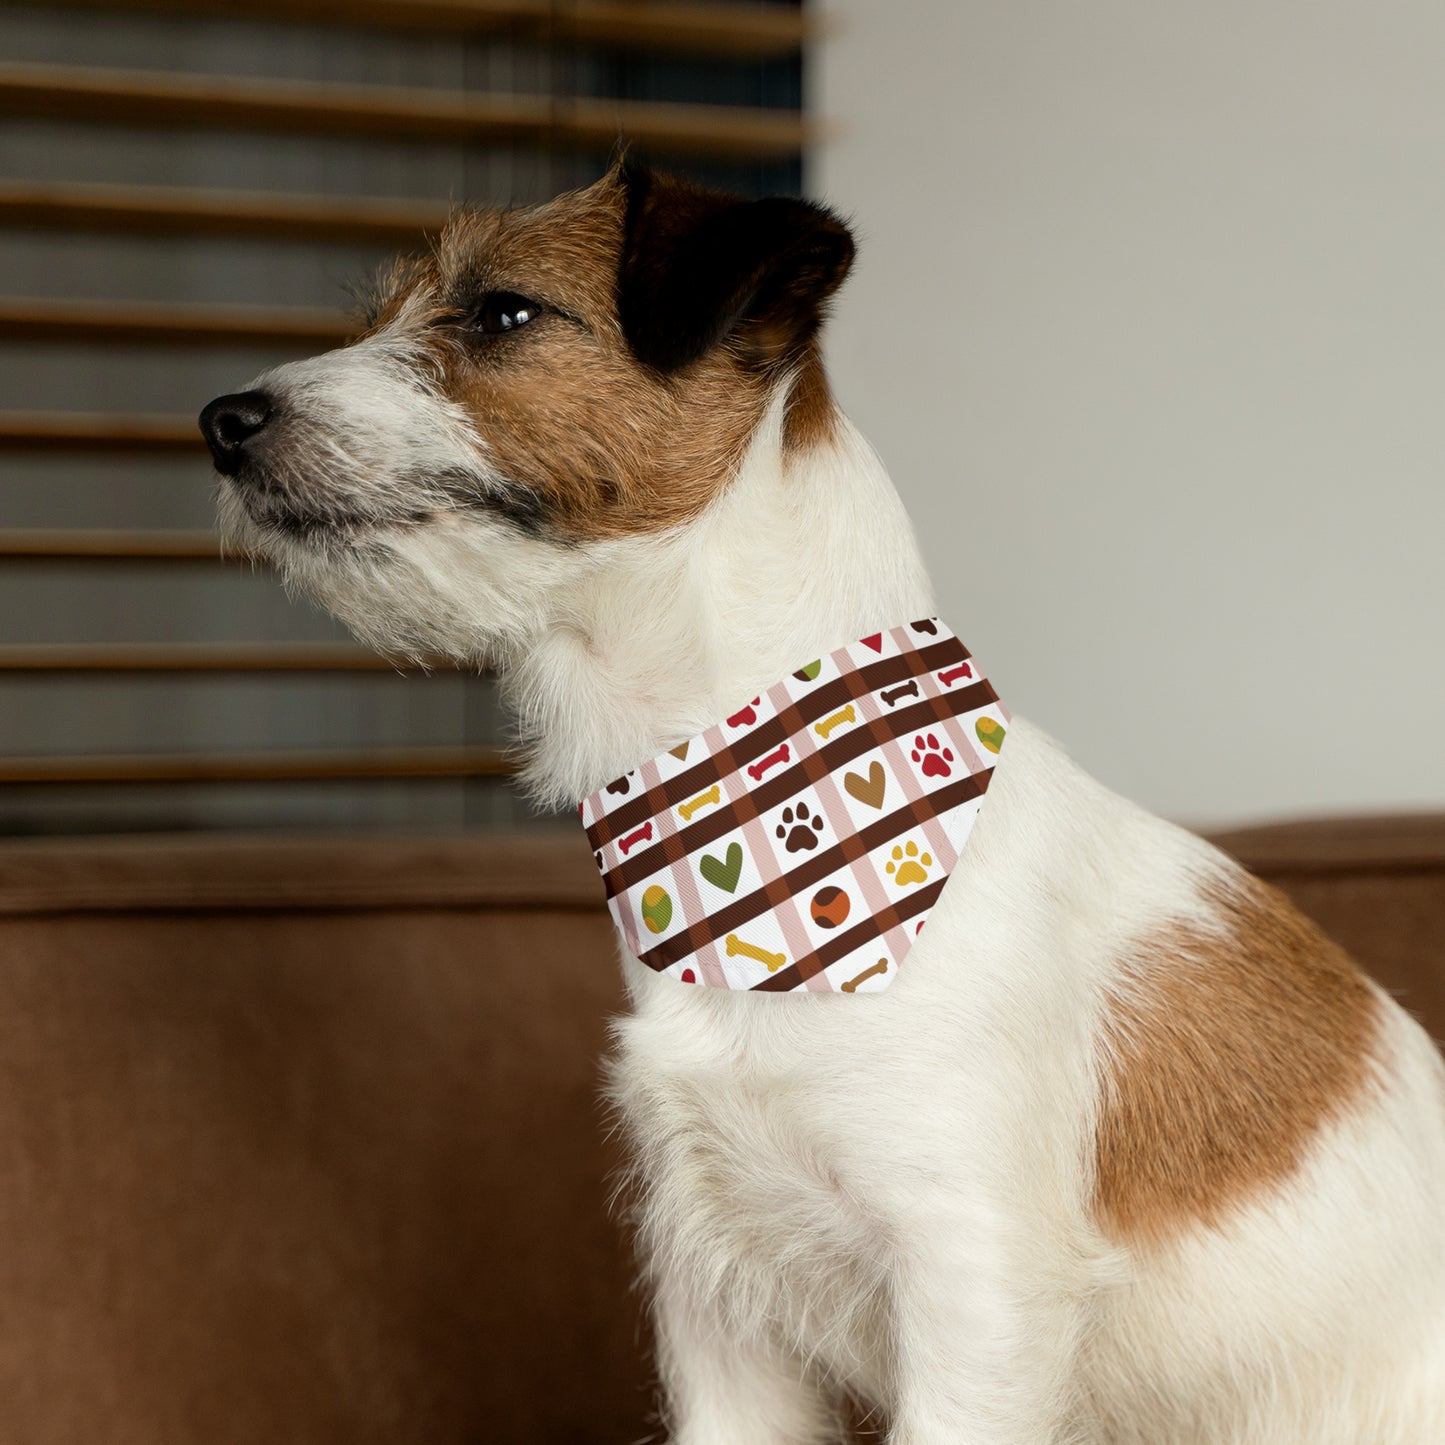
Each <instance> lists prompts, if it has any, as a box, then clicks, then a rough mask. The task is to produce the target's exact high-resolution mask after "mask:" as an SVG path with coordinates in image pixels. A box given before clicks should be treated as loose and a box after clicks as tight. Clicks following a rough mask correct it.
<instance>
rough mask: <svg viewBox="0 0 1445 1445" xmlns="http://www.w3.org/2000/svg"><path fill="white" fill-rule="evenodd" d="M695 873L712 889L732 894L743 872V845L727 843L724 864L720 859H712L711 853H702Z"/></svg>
mask: <svg viewBox="0 0 1445 1445" xmlns="http://www.w3.org/2000/svg"><path fill="white" fill-rule="evenodd" d="M697 871H698V872H699V873H701V874H702V876H703V877H704V878H706V879H707V881H708V882H709V883H711V884H712V885H713V887H714V888H721V889H722V890H723V891H724V892H726V893H732V892H733V891H734V890H735V889H736V888H737V886H738V878H739V876H740V875H741V873H742V871H743V845H742V844H741V843H729V844H728V856H727V861H726V862H724V861H723V860H722V859H721V858H714V857H713V856H712V854H711V853H704V854H703V855H702V857H701V858H700V859H699V860H698V865H697Z"/></svg>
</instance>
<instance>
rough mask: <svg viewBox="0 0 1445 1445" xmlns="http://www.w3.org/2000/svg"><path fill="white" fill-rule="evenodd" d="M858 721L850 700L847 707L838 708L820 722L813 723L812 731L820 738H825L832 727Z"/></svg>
mask: <svg viewBox="0 0 1445 1445" xmlns="http://www.w3.org/2000/svg"><path fill="white" fill-rule="evenodd" d="M857 721H858V714H857V713H856V712H854V711H853V704H852V703H851V702H850V703H849V704H848V706H847V707H845V708H839V710H838V711H837V712H835V713H834V714H833V716H832V717H825V718H824V719H823V721H822V722H820V723H814V724H813V731H814V732H815V733H817V734H818V736H819V737H820V738H825V739H826V738H827V736H828V734H829V733H830V732H832V731H833V729H834V728H837V727H842V726H843V724H844V723H855V722H857Z"/></svg>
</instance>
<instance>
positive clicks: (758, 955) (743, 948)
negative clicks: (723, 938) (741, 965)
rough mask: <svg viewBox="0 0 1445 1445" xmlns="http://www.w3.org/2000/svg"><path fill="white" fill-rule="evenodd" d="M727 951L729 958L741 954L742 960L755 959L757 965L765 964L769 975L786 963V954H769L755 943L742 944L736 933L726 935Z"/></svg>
mask: <svg viewBox="0 0 1445 1445" xmlns="http://www.w3.org/2000/svg"><path fill="white" fill-rule="evenodd" d="M727 950H728V957H729V958H736V957H738V955H739V954H741V955H742V956H743V957H744V958H755V959H757V961H758V962H759V963H765V964H767V966H768V972H769V973H776V972H777V971H778V970H779V969H780V968H781V967H782V966H783V965H784V964H785V963H786V962H787V961H788V955H787V954H786V953H769V952H768V951H767V949H766V948H759V947H758V946H757V945H756V944H755V943H744V942H743V941H742V939H741V938H739V937H738V936H737V934H736V933H730V934H728V936H727Z"/></svg>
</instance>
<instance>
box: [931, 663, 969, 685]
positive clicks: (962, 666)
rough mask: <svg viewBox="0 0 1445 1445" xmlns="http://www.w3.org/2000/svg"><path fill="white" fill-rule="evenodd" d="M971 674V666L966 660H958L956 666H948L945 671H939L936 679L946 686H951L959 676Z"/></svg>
mask: <svg viewBox="0 0 1445 1445" xmlns="http://www.w3.org/2000/svg"><path fill="white" fill-rule="evenodd" d="M972 676H973V668H971V667H970V666H969V665H968V663H966V662H960V663H959V664H958V666H957V667H950V668H949V669H948V671H947V672H940V673H939V674H938V680H939V682H941V683H943V684H944V685H945V686H946V687H952V686H953V684H954V683H956V682H957V681H958V680H959V678H961V677H972Z"/></svg>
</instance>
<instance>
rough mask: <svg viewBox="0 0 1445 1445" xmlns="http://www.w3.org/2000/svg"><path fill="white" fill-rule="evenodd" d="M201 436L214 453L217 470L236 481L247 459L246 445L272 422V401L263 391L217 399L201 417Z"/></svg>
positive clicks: (240, 392)
mask: <svg viewBox="0 0 1445 1445" xmlns="http://www.w3.org/2000/svg"><path fill="white" fill-rule="evenodd" d="M200 419H201V435H202V436H204V437H205V439H206V445H207V446H208V447H210V449H211V456H212V457H213V458H214V459H215V463H216V470H217V471H218V472H220V473H221V475H222V476H225V477H233V476H235V475H236V473H237V472H239V471H240V470H241V463H242V462H244V461H245V459H246V443H247V442H248V441H250V439H251V438H252V437H253V436H255V435H256V433H257V432H258V431H260V430H261V429H262V428H263V427H264V426H265V425H266V423H267V422H268V421H270V419H271V398H270V397H269V396H267V395H266V393H265V392H264V391H238V392H236V393H235V394H234V395H233V396H218V397H217V398H216V399H215V401H213V402H210V403H208V405H207V406H206V409H205V410H204V411H203V412H202V413H201V418H200Z"/></svg>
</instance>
